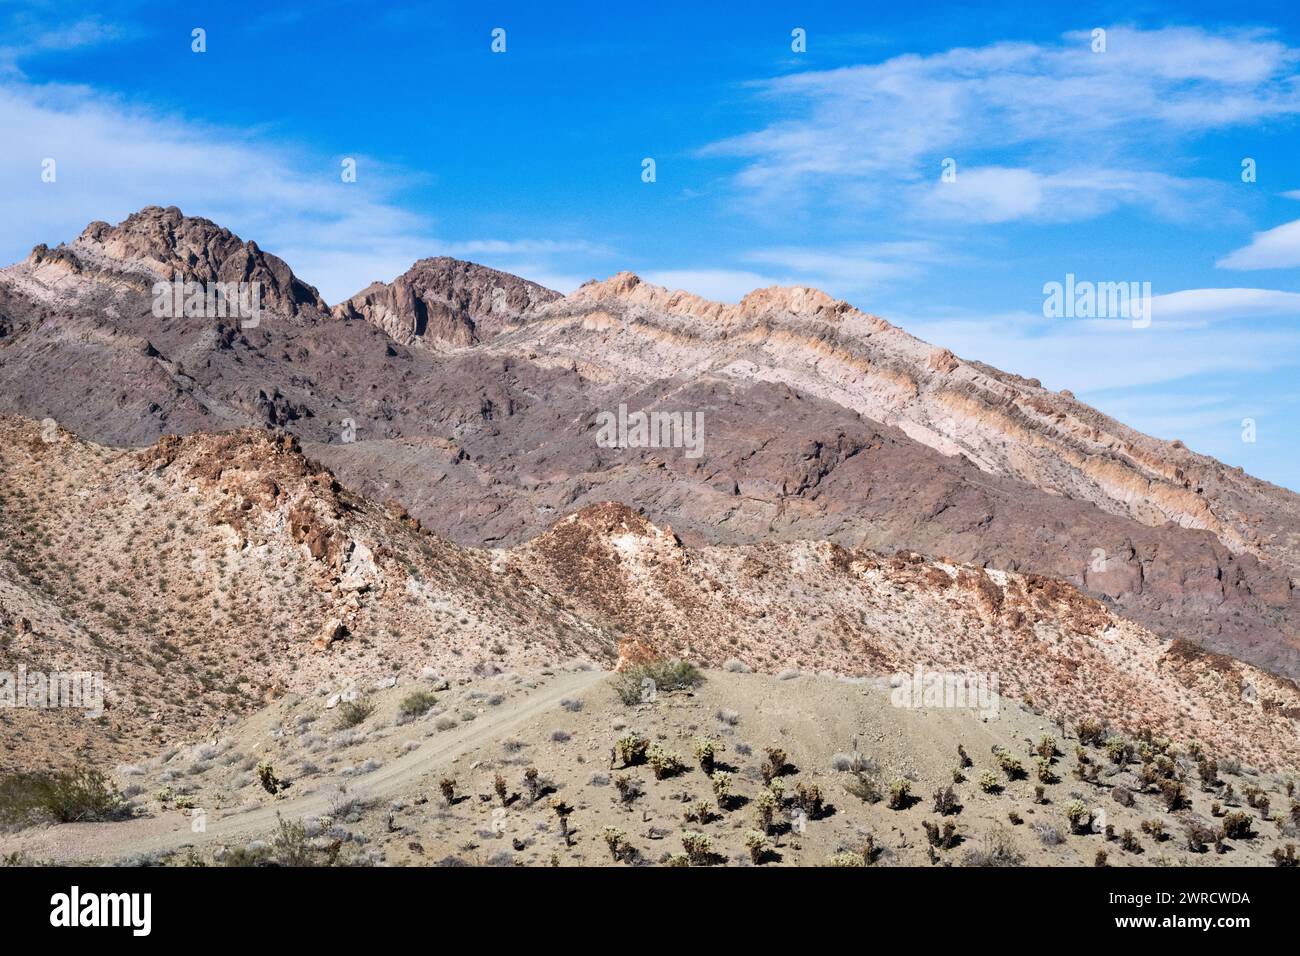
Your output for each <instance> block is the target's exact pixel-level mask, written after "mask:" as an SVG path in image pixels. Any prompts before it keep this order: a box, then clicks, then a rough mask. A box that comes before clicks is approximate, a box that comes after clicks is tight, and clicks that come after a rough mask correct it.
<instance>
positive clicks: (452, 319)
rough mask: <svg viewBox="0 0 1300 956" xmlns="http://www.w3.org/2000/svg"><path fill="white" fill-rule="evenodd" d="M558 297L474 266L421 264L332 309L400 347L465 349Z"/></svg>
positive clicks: (435, 260)
mask: <svg viewBox="0 0 1300 956" xmlns="http://www.w3.org/2000/svg"><path fill="white" fill-rule="evenodd" d="M559 297H560V294H559V293H558V292H553V291H552V290H550V289H547V288H545V287H543V286H540V285H538V284H537V283H535V282H528V281H527V280H524V279H520V278H519V277H518V276H512V275H510V274H509V273H506V272H498V271H497V270H495V269H489V268H487V267H485V266H480V265H476V264H475V263H472V262H462V261H461V260H459V259H450V258H447V257H445V256H440V257H437V258H433V259H421V260H420V261H419V262H417V263H416V264H415V265H413V266H412V267H411V268H410V269H409V270H407V271H406V272H405V273H403V274H402V275H400V276H398V277H397V278H396V279H394V280H393V281H392V282H391V283H387V284H386V283H382V282H376V283H374V284H373V285H371V286H368V287H367V288H366V289H364V290H362V291H361V292H359V293H357V294H356V295H354V296H353V297H352V298H350V299H348V300H347V301H346V302H343V303H341V304H339V305H337V306H335V308H334V315H335V316H336V317H338V318H341V319H349V320H351V319H364V320H365V321H367V322H370V323H371V324H372V325H375V326H376V327H378V328H380V329H383V331H384V332H386V333H387V334H388V335H389V336H390V337H392V338H393V339H394V340H396V341H398V342H401V343H402V344H403V345H415V344H417V343H418V344H422V345H436V346H463V345H472V344H474V343H475V342H480V341H484V340H486V339H490V338H492V337H494V336H496V335H498V334H499V333H500V332H501V330H502V329H503V328H505V327H506V326H507V325H509V324H510V323H512V322H517V321H518V320H519V319H520V317H521V316H522V315H523V314H524V313H525V312H527V311H529V310H530V309H533V308H535V307H537V306H540V305H543V304H544V303H547V302H551V301H554V300H555V299H558V298H559Z"/></svg>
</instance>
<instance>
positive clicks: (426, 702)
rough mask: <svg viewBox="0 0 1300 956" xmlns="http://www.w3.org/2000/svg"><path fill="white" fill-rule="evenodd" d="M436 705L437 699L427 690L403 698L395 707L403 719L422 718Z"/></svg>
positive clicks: (413, 692) (414, 692)
mask: <svg viewBox="0 0 1300 956" xmlns="http://www.w3.org/2000/svg"><path fill="white" fill-rule="evenodd" d="M436 703H438V698H437V697H435V696H433V694H431V693H429V692H428V691H427V690H417V691H412V692H411V693H409V694H407V695H406V696H405V697H403V698H402V702H401V703H400V704H398V705H397V709H398V712H399V713H401V715H402V716H403V717H422V716H424V715H425V714H427V713H428V712H429V708H430V707H432V706H433V705H434V704H436ZM362 719H363V720H364V719H365V718H362Z"/></svg>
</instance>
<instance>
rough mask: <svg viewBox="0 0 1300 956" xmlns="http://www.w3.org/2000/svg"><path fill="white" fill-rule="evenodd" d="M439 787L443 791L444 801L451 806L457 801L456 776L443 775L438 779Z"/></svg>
mask: <svg viewBox="0 0 1300 956" xmlns="http://www.w3.org/2000/svg"><path fill="white" fill-rule="evenodd" d="M438 789H439V790H441V791H442V799H443V802H444V803H446V804H447V806H451V805H452V804H453V803H455V802H456V778H455V777H443V778H442V779H441V780H439V781H438Z"/></svg>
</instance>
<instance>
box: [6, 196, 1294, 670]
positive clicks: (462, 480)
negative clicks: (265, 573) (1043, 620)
mask: <svg viewBox="0 0 1300 956" xmlns="http://www.w3.org/2000/svg"><path fill="white" fill-rule="evenodd" d="M138 216H139V217H140V218H139V221H138V222H134V223H133V220H136V219H137V217H133V219H132V220H128V223H133V224H132V225H131V227H130V228H125V227H126V225H127V224H123V227H119V230H124V234H123V235H122V236H116V233H117V232H118V230H109V231H108V232H107V233H105V232H104V231H103V229H102V228H100V227H92V228H91V229H90V230H88V231H87V232H88V234H89V238H88V239H86V241H85V242H84V243H83V241H82V240H78V241H77V242H76V243H74V244H73V245H72V246H70V247H68V249H70V250H72V252H73V253H75V255H76V256H80V257H81V259H79V260H78V261H80V262H82V263H83V265H84V266H85V268H84V269H83V271H82V272H80V273H73V272H69V271H68V269H69V267H68V266H67V265H66V264H64V265H60V264H59V262H58V261H56V260H60V259H61V258H62V257H63V255H64V253H63V252H59V251H57V250H56V251H52V252H51V253H50V255H51V257H52V258H51V261H49V262H46V263H44V264H42V265H39V266H32V265H31V264H30V263H27V264H22V265H19V266H15V267H12V268H10V269H6V270H0V316H3V317H4V322H3V334H2V335H0V410H2V409H10V410H13V411H16V412H19V413H21V414H24V415H26V416H28V417H29V418H32V419H35V420H38V421H39V420H40V419H42V418H44V417H46V416H49V417H53V418H55V419H56V420H57V421H58V422H59V423H60V424H61V425H64V426H66V427H67V428H68V429H70V430H71V431H72V432H74V433H76V434H78V435H81V436H83V437H92V438H94V439H96V440H101V441H104V442H106V443H111V444H118V445H141V444H147V443H150V442H153V441H156V440H157V439H158V438H159V437H160V435H162V434H165V433H168V432H174V433H180V434H188V433H192V432H213V431H222V430H228V429H232V428H239V427H244V426H255V427H260V428H265V427H277V428H284V429H287V430H289V431H291V432H292V433H293V434H294V435H296V436H297V437H298V438H300V439H301V440H302V441H303V443H304V447H305V448H307V450H308V452H309V453H310V454H311V455H312V456H313V457H315V458H317V459H319V460H321V461H323V462H324V463H325V464H326V465H328V466H329V467H330V468H332V469H333V470H334V472H335V473H336V474H338V475H339V477H340V479H341V480H342V481H343V482H344V483H345V484H346V485H348V486H349V487H352V488H354V489H356V490H358V491H359V492H361V493H363V494H365V495H366V496H368V497H371V498H373V499H375V500H377V501H388V500H389V499H392V500H394V501H395V502H396V503H397V504H398V505H400V506H401V507H402V508H404V509H405V510H406V512H408V513H409V515H410V516H411V518H413V519H415V520H418V522H420V523H422V524H423V526H424V527H426V528H428V529H430V530H432V531H435V532H437V533H439V534H442V535H444V536H446V537H449V538H451V539H452V540H454V541H455V542H457V543H458V544H461V545H466V546H481V545H491V546H494V547H500V546H512V545H517V544H520V543H522V542H525V541H527V540H529V539H530V538H532V537H534V536H536V535H538V534H539V533H541V532H543V531H545V530H546V529H547V528H548V527H550V526H551V525H553V524H555V523H556V522H557V520H559V519H561V518H563V517H564V516H565V515H568V514H571V513H573V512H574V511H576V510H578V509H581V508H583V507H586V506H588V505H593V504H596V503H598V502H601V501H617V502H621V503H623V504H624V505H632V506H635V507H637V508H639V509H642V510H643V511H644V513H645V515H646V516H647V517H648V518H649V519H651V520H653V521H654V522H656V523H657V524H659V525H662V526H668V525H671V527H672V528H674V529H675V530H676V531H677V532H678V533H679V534H680V535H681V537H682V539H683V540H684V541H685V542H687V543H688V544H689V545H690V546H691V547H698V546H702V545H709V544H719V543H725V544H729V545H742V544H756V543H764V542H774V541H776V542H791V541H794V540H800V539H805V540H818V541H824V542H831V543H833V544H835V545H838V546H841V547H843V548H846V549H856V548H869V549H872V550H875V551H879V552H882V553H886V554H893V553H895V552H896V551H898V550H900V549H907V550H910V551H914V552H917V553H919V554H921V555H924V556H925V557H926V558H930V559H933V558H939V557H946V558H948V559H950V560H954V561H959V562H963V563H966V564H969V565H972V566H984V567H986V568H988V569H990V573H991V571H992V570H994V569H997V570H1002V571H1011V572H1020V573H1029V574H1037V575H1042V576H1045V577H1049V578H1056V579H1060V580H1064V581H1068V582H1070V583H1071V584H1072V585H1074V586H1076V587H1078V588H1081V589H1083V591H1085V592H1086V593H1087V594H1088V595H1089V596H1090V597H1091V598H1093V599H1097V600H1100V601H1102V602H1103V603H1104V604H1105V605H1106V607H1107V608H1108V609H1110V610H1111V611H1112V612H1115V613H1118V614H1122V615H1124V616H1125V617H1129V618H1131V619H1133V620H1135V621H1138V622H1140V623H1141V624H1143V625H1144V626H1147V627H1149V628H1151V629H1153V630H1154V631H1156V632H1157V633H1159V634H1161V635H1163V636H1165V637H1167V638H1183V639H1186V640H1190V641H1193V642H1195V643H1196V644H1198V645H1200V646H1202V647H1204V648H1207V649H1209V650H1211V651H1213V652H1216V653H1220V654H1232V655H1234V656H1239V657H1240V658H1241V659H1243V660H1248V661H1250V662H1252V663H1255V664H1258V665H1260V666H1264V667H1268V668H1271V669H1274V670H1276V671H1278V672H1280V673H1286V674H1293V675H1294V674H1300V600H1298V599H1297V596H1296V594H1295V591H1294V588H1293V586H1292V581H1293V580H1296V579H1300V553H1298V551H1297V549H1298V548H1300V545H1298V544H1297V542H1300V497H1297V496H1296V495H1294V494H1292V493H1291V492H1288V491H1286V490H1284V489H1280V488H1276V487H1274V486H1271V485H1268V484H1266V483H1264V482H1261V481H1257V480H1256V479H1253V478H1251V477H1249V476H1247V475H1245V474H1244V473H1242V472H1240V471H1238V470H1237V469H1231V468H1227V467H1226V466H1224V465H1223V464H1222V463H1220V462H1217V461H1215V460H1214V459H1212V458H1209V457H1207V456H1203V455H1198V454H1196V453H1195V452H1192V451H1190V450H1188V449H1187V448H1185V447H1182V446H1181V445H1179V444H1178V443H1173V442H1162V441H1158V440H1157V439H1154V438H1151V437H1149V436H1145V435H1141V434H1140V433H1138V432H1135V431H1134V430H1132V429H1130V428H1127V427H1126V426H1124V425H1123V424H1121V423H1119V422H1116V421H1114V420H1113V419H1109V418H1107V417H1106V416H1104V415H1101V414H1100V413H1098V412H1097V411H1095V410H1094V409H1091V408H1089V407H1087V406H1086V405H1083V404H1082V403H1080V402H1078V401H1076V400H1075V399H1074V398H1073V397H1072V396H1070V395H1069V394H1067V393H1058V392H1049V391H1047V390H1045V389H1043V388H1042V387H1041V386H1040V385H1038V384H1037V383H1035V382H1034V381H1033V380H1032V379H1028V378H1021V377H1019V376H1015V375H1009V374H1006V373H1003V372H1000V371H998V370H997V369H993V368H990V367H988V366H985V365H982V364H980V363H978V362H972V361H967V360H962V359H959V358H957V357H956V356H953V355H952V354H951V353H949V352H947V351H946V350H943V349H939V348H936V347H934V346H932V345H929V344H927V343H924V342H921V341H919V340H917V339H915V338H913V337H912V336H910V335H908V334H907V333H906V332H904V331H903V330H901V329H898V328H896V327H894V326H892V325H890V324H889V323H888V322H886V321H884V320H882V319H879V318H877V317H875V316H871V315H867V314H865V313H862V312H860V311H858V310H857V309H855V308H853V307H852V306H850V305H848V304H847V303H844V302H840V301H837V300H835V299H833V298H832V297H830V296H827V295H825V294H824V293H821V292H819V291H817V290H815V289H805V288H789V289H785V288H771V289H760V290H757V291H755V292H753V293H751V294H750V295H748V296H746V297H745V298H744V299H743V300H742V301H741V302H740V303H738V304H735V305H729V304H723V303H718V302H710V301H709V300H706V299H703V298H701V297H699V296H694V295H691V294H690V293H687V292H680V291H672V290H668V289H663V288H659V287H656V286H653V285H651V284H649V283H646V282H643V281H641V280H640V279H638V278H637V277H636V276H635V275H632V274H631V273H620V274H619V275H617V276H615V277H613V278H612V279H609V280H607V281H605V282H593V283H588V284H587V285H585V286H583V287H582V288H581V289H579V290H578V291H577V292H575V293H574V294H573V295H571V296H568V297H565V298H558V297H556V296H555V294H554V293H551V292H548V291H547V290H544V289H542V288H541V287H539V286H535V285H534V284H532V283H528V282H525V281H524V280H522V279H516V278H514V277H511V276H506V275H504V274H502V273H499V272H495V271H494V270H491V269H485V268H483V267H480V266H475V265H472V264H470V263H461V262H456V261H455V260H448V259H432V260H424V261H422V262H420V263H417V264H416V266H415V267H413V268H412V269H411V270H410V271H409V272H408V273H407V274H406V275H405V276H403V277H402V278H401V279H399V280H398V281H396V282H394V283H392V284H391V285H387V286H383V285H379V286H372V287H371V288H370V289H368V290H366V292H364V293H362V294H360V295H358V296H356V297H353V299H351V300H349V301H348V302H347V303H344V304H343V305H342V306H340V307H339V308H338V309H337V310H335V315H336V317H337V318H339V319H363V320H364V321H325V322H319V321H310V320H302V321H281V322H269V323H263V324H262V326H261V327H260V328H257V329H254V330H241V329H240V328H238V327H237V326H236V327H233V328H232V327H230V326H229V325H223V324H221V323H216V324H214V323H211V322H205V321H201V320H195V321H189V320H185V321H173V322H168V323H165V324H160V323H159V321H158V320H157V319H155V318H153V317H152V316H151V315H150V312H149V300H148V296H147V288H148V287H147V285H142V284H141V285H134V286H133V285H132V284H131V283H132V282H133V281H135V279H134V278H133V277H134V276H136V275H137V273H135V272H132V271H131V270H132V269H143V271H142V272H140V273H139V275H142V276H146V277H147V276H150V275H153V272H151V271H150V269H153V268H155V267H153V266H150V267H148V268H147V269H146V268H145V267H144V266H142V265H141V264H142V263H145V262H146V261H148V260H150V259H157V261H162V260H161V259H158V257H160V256H161V257H162V258H164V259H166V258H167V257H168V256H171V255H172V253H171V252H169V251H168V250H174V249H188V248H190V243H189V241H188V240H186V241H181V242H179V244H178V243H177V242H176V241H173V240H171V239H167V238H166V236H167V235H172V234H174V235H178V236H190V235H193V236H196V237H197V236H204V237H207V238H205V239H203V241H202V243H199V240H198V239H195V240H194V244H198V245H201V246H202V248H204V249H209V250H214V249H219V248H223V243H225V240H223V239H221V238H220V232H221V231H220V230H217V233H216V234H213V233H212V229H215V227H212V226H211V224H210V223H209V224H206V226H205V225H202V224H201V223H202V221H198V224H195V223H192V222H189V221H185V222H181V223H179V224H176V225H175V227H174V228H173V229H172V232H171V233H168V232H167V230H166V229H164V228H163V222H164V221H172V220H173V219H174V217H172V216H170V213H169V212H168V211H162V210H158V211H151V210H145V211H144V212H142V213H140V214H138ZM149 223H153V225H148V224H149ZM209 227H211V228H209ZM105 228H106V227H105ZM110 234H112V235H110ZM242 245H243V244H241V247H242ZM105 250H109V251H112V252H113V255H114V256H118V257H119V258H112V257H111V256H110V255H109V254H108V252H107V251H105ZM151 250H152V251H151ZM175 254H176V255H177V256H181V257H182V258H188V254H182V253H181V252H176V253H175ZM234 254H235V253H234V252H232V253H231V255H234ZM121 256H126V257H127V258H120V257H121ZM195 258H196V259H197V260H198V261H200V262H216V261H217V260H218V259H220V261H221V262H225V261H226V258H229V257H226V258H221V257H219V256H215V253H214V254H213V255H212V256H211V257H209V254H208V253H206V252H205V253H203V254H202V255H200V254H199V253H198V252H195ZM169 261H170V260H169ZM86 263H89V265H86ZM90 265H94V266H96V267H97V268H99V267H102V269H101V271H99V272H95V271H93V270H91V271H87V270H89V269H90ZM218 271H219V269H218ZM142 281H143V280H142ZM142 290H143V291H142ZM56 293H57V294H56ZM105 306H111V313H110V312H109V310H108V309H106V308H105ZM300 312H301V314H302V315H304V316H305V315H307V314H308V313H309V312H310V309H308V308H307V307H306V306H304V307H302V309H301V310H300ZM85 382H89V383H92V385H91V387H90V388H89V390H88V389H87V388H86V387H85V385H84V384H82V383H85ZM620 404H625V405H627V406H628V407H629V409H632V410H637V409H644V410H658V411H663V412H665V413H671V412H679V413H681V412H690V413H700V414H702V415H703V422H704V426H703V442H702V447H701V448H700V454H699V455H698V456H696V457H687V456H686V455H685V454H684V453H683V450H682V449H681V448H673V447H662V448H649V447H647V448H638V447H630V448H608V447H601V446H600V445H598V443H597V441H596V436H597V428H596V416H597V413H598V412H601V411H611V410H613V409H616V408H618V406H619V405H620ZM345 421H351V422H352V425H353V426H354V427H350V428H349V429H348V430H347V432H346V433H349V434H350V433H352V432H354V433H355V438H356V440H355V441H351V440H348V439H344V438H343V437H342V436H343V435H344V434H345V430H344V429H343V428H342V423H343V422H345ZM236 517H237V516H236ZM300 517H301V518H302V520H301V521H295V522H294V523H292V524H291V525H290V528H291V530H292V531H293V533H296V534H300V535H301V538H300V539H299V540H301V541H302V542H303V544H304V545H305V546H306V547H307V548H308V549H309V553H310V551H311V550H313V549H314V551H315V552H318V553H319V556H320V559H321V560H320V563H322V564H326V565H329V566H331V567H334V566H337V565H340V564H347V562H348V561H349V560H350V559H349V558H348V557H347V555H348V553H349V552H348V547H349V540H348V539H346V538H338V539H337V540H336V539H334V538H329V537H327V536H326V534H325V532H324V531H323V530H321V528H323V527H328V526H329V522H330V520H331V519H330V518H329V516H328V515H320V514H318V513H316V512H315V511H307V512H303V513H302V514H301V515H300ZM402 520H410V519H402ZM322 522H323V524H322ZM668 553H670V552H665V554H666V555H667V554H668ZM353 563H355V562H353ZM972 582H973V583H978V582H977V580H976V579H972ZM1017 613H1019V614H1021V615H1022V616H1024V617H1026V618H1028V617H1029V616H1030V613H1029V611H1027V610H1024V609H1017Z"/></svg>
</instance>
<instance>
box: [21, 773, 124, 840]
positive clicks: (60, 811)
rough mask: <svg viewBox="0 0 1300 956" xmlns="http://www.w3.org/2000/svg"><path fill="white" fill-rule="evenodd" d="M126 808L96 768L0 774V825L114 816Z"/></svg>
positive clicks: (116, 816)
mask: <svg viewBox="0 0 1300 956" xmlns="http://www.w3.org/2000/svg"><path fill="white" fill-rule="evenodd" d="M129 813H130V808H129V806H128V805H127V803H126V800H125V798H123V796H122V794H121V793H119V792H118V791H117V788H116V787H114V786H113V784H112V782H111V781H110V780H109V779H108V778H107V777H105V776H104V775H103V774H102V773H100V772H99V771H98V770H89V769H86V768H84V767H83V768H77V769H75V770H68V771H62V772H59V773H17V774H9V775H7V776H4V777H0V825H5V826H27V825H30V824H33V823H43V822H48V823H91V822H100V821H105V820H118V819H121V818H122V817H125V816H127V815H129Z"/></svg>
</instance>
